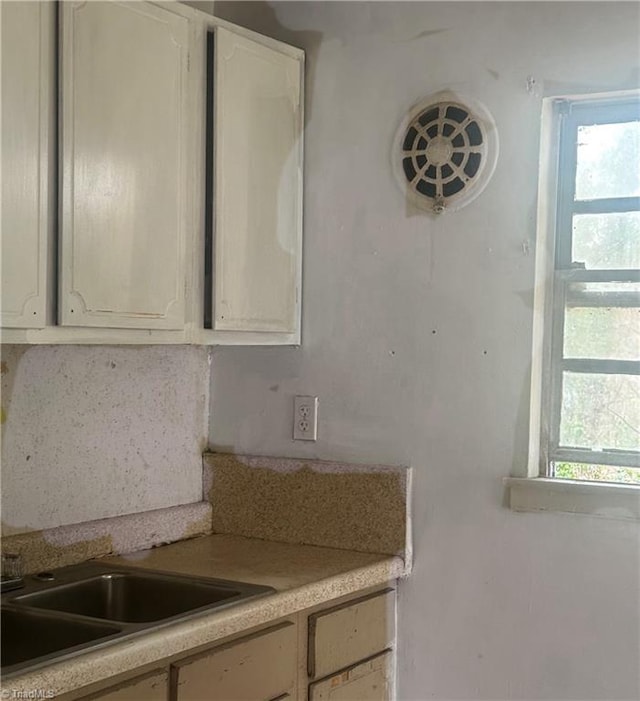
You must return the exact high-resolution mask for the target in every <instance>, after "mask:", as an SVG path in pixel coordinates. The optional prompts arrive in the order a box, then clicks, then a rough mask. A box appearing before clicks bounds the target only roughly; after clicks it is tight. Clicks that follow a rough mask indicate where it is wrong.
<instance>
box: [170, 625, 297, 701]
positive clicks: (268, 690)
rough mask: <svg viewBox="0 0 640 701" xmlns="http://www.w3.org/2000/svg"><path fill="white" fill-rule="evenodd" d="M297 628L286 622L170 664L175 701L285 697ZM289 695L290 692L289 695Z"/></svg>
mask: <svg viewBox="0 0 640 701" xmlns="http://www.w3.org/2000/svg"><path fill="white" fill-rule="evenodd" d="M296 650H297V629H296V626H295V625H294V624H293V623H291V622H289V621H287V622H285V623H282V624H280V625H278V626H274V627H273V628H268V629H267V630H265V631H260V632H259V633H256V634H255V635H251V636H249V637H247V638H242V639H240V640H235V641H233V642H232V643H229V644H228V645H223V646H221V647H218V648H215V649H214V650H210V651H209V652H206V653H203V654H202V655H199V656H197V657H191V658H189V659H187V660H184V661H182V662H179V663H177V664H175V665H173V666H172V667H171V697H170V698H172V699H175V700H177V701H208V700H209V699H224V701H240V700H241V699H242V701H269V700H271V699H280V698H286V694H287V692H292V690H293V688H294V686H295V679H296ZM292 695H293V694H292Z"/></svg>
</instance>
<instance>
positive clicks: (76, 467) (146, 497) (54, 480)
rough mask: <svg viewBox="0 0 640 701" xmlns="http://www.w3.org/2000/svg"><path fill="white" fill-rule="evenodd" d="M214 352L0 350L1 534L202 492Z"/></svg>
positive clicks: (184, 499)
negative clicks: (0, 358)
mask: <svg viewBox="0 0 640 701" xmlns="http://www.w3.org/2000/svg"><path fill="white" fill-rule="evenodd" d="M208 387H209V353H208V350H207V349H204V348H196V347H185V346H153V347H152V346H145V347H137V348H125V347H104V346H93V347H81V346H39V347H27V346H16V345H9V346H5V347H3V349H2V532H3V534H5V535H9V534H12V533H23V532H27V531H30V530H40V529H46V528H55V527H57V526H63V525H67V524H73V523H79V522H82V521H92V520H95V519H101V518H108V517H111V516H120V515H123V514H128V513H136V512H141V511H147V510H151V509H160V508H164V507H168V506H175V505H177V504H186V503H191V502H197V501H200V500H201V499H202V452H203V450H204V449H205V447H206V443H207V439H206V436H207V420H208V402H209V396H208Z"/></svg>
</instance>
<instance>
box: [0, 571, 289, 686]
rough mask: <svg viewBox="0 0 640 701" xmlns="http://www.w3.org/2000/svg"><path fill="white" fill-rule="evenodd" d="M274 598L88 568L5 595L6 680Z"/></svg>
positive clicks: (193, 580) (227, 584)
mask: <svg viewBox="0 0 640 701" xmlns="http://www.w3.org/2000/svg"><path fill="white" fill-rule="evenodd" d="M273 591H275V590H274V589H273V588H272V587H268V586H263V585H258V584H249V583H246V582H232V581H228V580H224V579H210V578H204V577H190V576H187V575H181V574H174V573H165V572H156V571H153V570H147V569H145V568H140V567H137V568H135V567H129V566H124V565H106V564H102V563H98V562H87V563H84V564H82V565H72V566H70V567H63V568H60V569H58V570H54V571H53V572H52V573H47V574H46V576H43V577H39V576H37V575H36V576H27V577H25V579H24V586H23V588H22V589H20V590H17V591H9V592H6V593H3V594H2V597H1V601H2V617H1V620H2V631H1V632H2V648H1V650H2V669H1V671H2V680H3V681H4V680H6V679H9V678H10V677H13V676H15V675H18V674H22V673H24V672H27V671H33V670H34V669H39V668H41V667H44V666H46V665H48V664H50V663H51V662H53V661H56V662H57V661H62V660H67V659H69V658H71V657H74V656H76V655H80V654H83V653H85V652H91V651H94V650H97V649H99V648H103V647H105V646H108V645H112V644H114V643H118V642H120V641H122V640H125V639H130V638H132V637H134V636H139V635H144V634H145V633H148V632H151V631H155V630H158V629H160V628H164V627H167V626H172V625H174V624H176V623H180V622H182V621H185V620H187V619H190V618H193V617H196V616H201V615H204V614H206V613H208V612H211V611H217V610H220V609H224V608H227V607H229V606H234V605H236V604H239V603H243V602H245V601H248V600H249V599H253V598H255V597H257V596H263V595H265V594H269V593H272V592H273Z"/></svg>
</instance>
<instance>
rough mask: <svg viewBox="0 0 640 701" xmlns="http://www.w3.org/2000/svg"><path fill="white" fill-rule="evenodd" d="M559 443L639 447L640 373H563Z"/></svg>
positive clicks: (579, 445)
mask: <svg viewBox="0 0 640 701" xmlns="http://www.w3.org/2000/svg"><path fill="white" fill-rule="evenodd" d="M562 379H563V387H562V410H561V417H560V445H561V446H562V447H567V448H589V449H591V450H600V449H614V448H615V449H618V450H640V377H639V376H637V375H598V374H589V373H575V372H565V373H563V378H562Z"/></svg>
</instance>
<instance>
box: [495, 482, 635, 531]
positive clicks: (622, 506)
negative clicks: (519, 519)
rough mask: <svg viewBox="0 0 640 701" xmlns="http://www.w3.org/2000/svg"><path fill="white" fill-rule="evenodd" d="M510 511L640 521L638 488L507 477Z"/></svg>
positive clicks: (627, 485)
mask: <svg viewBox="0 0 640 701" xmlns="http://www.w3.org/2000/svg"><path fill="white" fill-rule="evenodd" d="M504 483H505V485H506V486H507V487H508V488H509V505H510V507H511V509H512V510H513V511H560V512H563V513H569V514H589V515H591V516H599V517H601V518H615V519H622V520H627V521H640V485H630V484H609V483H604V482H603V483H602V484H599V483H597V482H579V481H573V480H564V479H562V480H560V479H550V478H546V477H533V478H520V477H506V478H505V479H504Z"/></svg>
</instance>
